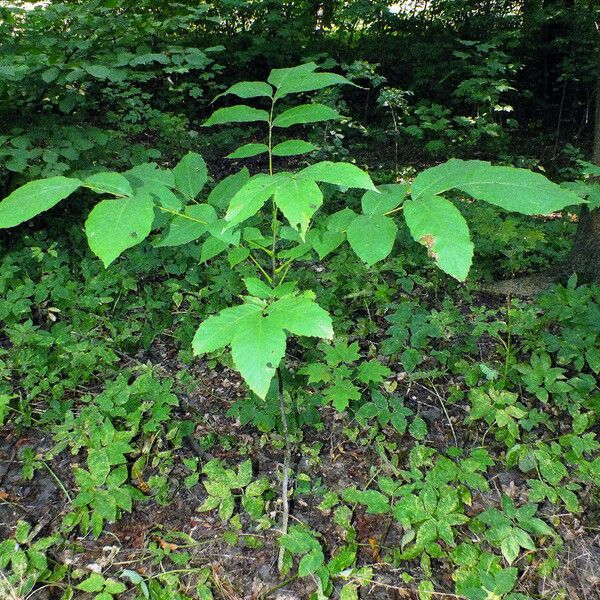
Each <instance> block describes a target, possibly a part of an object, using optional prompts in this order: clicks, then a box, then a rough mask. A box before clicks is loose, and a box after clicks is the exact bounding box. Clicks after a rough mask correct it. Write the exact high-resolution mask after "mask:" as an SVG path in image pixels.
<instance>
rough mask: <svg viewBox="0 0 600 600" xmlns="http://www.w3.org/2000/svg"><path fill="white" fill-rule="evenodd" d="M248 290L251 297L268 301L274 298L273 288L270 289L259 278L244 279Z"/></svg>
mask: <svg viewBox="0 0 600 600" xmlns="http://www.w3.org/2000/svg"><path fill="white" fill-rule="evenodd" d="M244 284H245V285H246V289H247V290H248V293H249V294H250V295H251V296H254V297H255V298H263V299H264V300H267V299H268V298H272V297H273V288H270V287H269V286H268V285H267V284H266V283H265V282H264V281H262V280H260V279H258V277H246V278H245V279H244Z"/></svg>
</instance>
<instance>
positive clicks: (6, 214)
mask: <svg viewBox="0 0 600 600" xmlns="http://www.w3.org/2000/svg"><path fill="white" fill-rule="evenodd" d="M81 185H82V182H81V181H80V180H79V179H70V178H68V177H50V178H49V179H40V180H38V181H30V182H29V183H26V184H25V185H24V186H22V187H20V188H18V189H16V190H15V191H14V192H12V194H10V195H9V196H7V197H6V198H5V199H4V200H2V202H0V229H6V228H8V227H16V226H17V225H20V224H21V223H23V222H24V221H28V220H29V219H32V218H33V217H35V216H36V215H39V214H40V213H42V212H44V211H46V210H48V209H50V208H52V207H53V206H55V205H56V204H58V203H59V202H60V201H61V200H64V199H65V198H66V197H67V196H70V195H71V194H72V193H73V192H74V191H75V190H76V189H77V188H78V187H80V186H81Z"/></svg>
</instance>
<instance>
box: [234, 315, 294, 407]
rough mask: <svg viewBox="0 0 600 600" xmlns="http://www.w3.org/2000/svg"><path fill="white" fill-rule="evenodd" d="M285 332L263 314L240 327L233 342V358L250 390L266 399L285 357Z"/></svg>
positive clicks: (244, 321)
mask: <svg viewBox="0 0 600 600" xmlns="http://www.w3.org/2000/svg"><path fill="white" fill-rule="evenodd" d="M285 342H286V337H285V333H284V331H283V329H282V328H281V327H280V326H279V325H278V324H277V323H275V322H273V321H272V320H271V319H269V318H265V317H263V316H262V315H261V314H256V315H253V316H252V317H250V318H248V319H245V320H242V321H241V322H240V323H238V326H237V327H236V331H235V333H234V336H233V339H232V341H231V357H232V358H233V362H234V364H235V367H236V369H237V370H238V371H239V372H240V375H241V376H242V377H243V378H244V381H245V382H246V383H247V384H248V387H249V388H250V389H251V390H252V391H253V392H254V393H255V394H256V395H257V396H259V397H260V398H265V396H266V395H267V392H268V391H269V387H270V385H271V380H272V379H273V376H274V375H275V370H276V369H277V367H278V366H279V363H280V362H281V359H282V358H283V356H284V354H285Z"/></svg>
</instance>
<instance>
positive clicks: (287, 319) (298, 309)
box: [267, 296, 333, 340]
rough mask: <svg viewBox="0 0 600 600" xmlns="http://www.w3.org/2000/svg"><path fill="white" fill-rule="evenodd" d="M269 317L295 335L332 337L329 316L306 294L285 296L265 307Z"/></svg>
mask: <svg viewBox="0 0 600 600" xmlns="http://www.w3.org/2000/svg"><path fill="white" fill-rule="evenodd" d="M267 313H268V315H269V319H271V321H273V322H274V323H277V325H278V326H279V327H281V328H282V329H286V330H287V331H289V332H290V333H294V334H295V335H306V336H313V337H320V338H325V339H328V340H330V339H331V338H332V337H333V325H332V323H331V317H330V316H329V314H328V313H327V311H326V310H324V309H322V308H321V307H320V306H319V305H318V304H317V303H316V302H315V301H314V300H312V299H311V298H308V297H306V296H287V297H285V298H281V299H280V300H277V301H276V302H274V303H273V304H272V305H271V306H269V308H268V309H267Z"/></svg>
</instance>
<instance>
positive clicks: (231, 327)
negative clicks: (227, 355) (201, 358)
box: [192, 302, 262, 355]
mask: <svg viewBox="0 0 600 600" xmlns="http://www.w3.org/2000/svg"><path fill="white" fill-rule="evenodd" d="M261 311H262V306H260V305H259V304H254V303H250V302H248V303H246V304H240V305H239V306H231V307H229V308H225V309H223V310H222V311H221V312H220V313H219V314H218V315H215V316H212V317H208V319H206V320H205V321H203V322H202V324H201V325H200V327H198V330H197V331H196V334H195V335H194V339H193V341H192V348H193V349H194V354H196V355H198V354H205V353H207V352H214V351H215V350H219V349H220V348H224V347H225V346H228V345H229V344H231V340H232V339H233V336H234V334H235V332H236V331H237V328H238V327H239V326H240V323H242V322H243V321H244V320H246V319H250V318H252V317H254V316H255V315H260V313H261Z"/></svg>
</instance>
